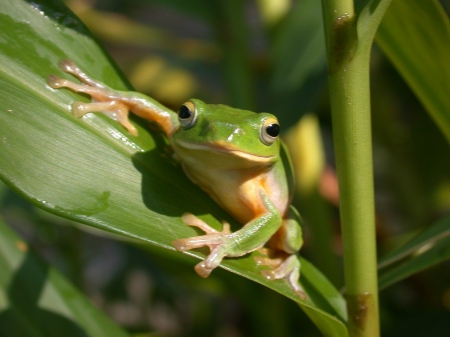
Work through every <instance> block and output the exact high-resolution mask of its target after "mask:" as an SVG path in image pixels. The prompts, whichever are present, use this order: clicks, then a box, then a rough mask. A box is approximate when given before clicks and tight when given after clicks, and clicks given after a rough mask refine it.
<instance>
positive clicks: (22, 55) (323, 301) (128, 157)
mask: <svg viewBox="0 0 450 337" xmlns="http://www.w3.org/2000/svg"><path fill="white" fill-rule="evenodd" d="M58 4H59V3H58ZM0 15H1V20H0V32H1V35H0V37H1V39H0V103H1V105H2V107H3V110H2V111H1V113H0V157H1V158H2V160H1V161H0V178H1V179H2V180H4V181H5V182H6V183H7V184H8V185H9V186H11V187H12V188H13V189H14V190H15V191H17V192H18V193H20V194H21V195H23V196H24V197H25V198H27V199H28V200H30V201H31V202H33V203H34V204H36V205H38V206H39V207H42V208H44V209H46V210H48V211H50V212H53V213H56V214H58V215H61V216H64V217H67V218H70V219H73V220H76V221H79V222H82V223H85V224H87V225H90V226H95V227H97V228H100V229H104V230H108V231H111V232H115V233H118V234H122V235H125V236H127V237H132V238H136V239H139V240H144V241H146V242H150V243H152V244H156V245H159V246H162V247H165V248H168V249H173V248H172V246H171V244H170V242H171V241H172V240H174V239H177V238H182V237H189V236H194V235H197V234H198V233H197V232H196V231H195V230H194V229H192V228H189V227H188V226H186V225H184V224H183V223H182V222H181V220H180V216H181V215H182V214H183V213H184V212H191V213H193V214H195V215H197V216H199V217H200V218H202V219H203V220H205V221H206V222H207V223H209V224H211V225H212V226H214V227H216V228H220V226H221V225H220V222H219V221H218V220H222V219H226V220H228V221H229V222H230V223H232V226H233V225H234V226H235V228H236V226H237V225H236V223H235V222H233V220H232V219H231V218H230V217H229V215H227V214H226V213H225V212H224V211H223V210H222V209H220V208H219V206H218V205H217V204H215V203H214V202H213V201H212V200H211V199H210V198H209V197H208V196H207V195H206V194H205V193H204V192H202V191H201V190H200V189H199V188H198V187H196V186H195V185H194V184H193V183H192V182H190V181H189V180H188V179H187V178H186V177H185V175H184V173H183V172H182V170H181V169H180V167H178V166H176V165H174V163H173V162H172V161H171V159H170V157H169V155H167V154H166V151H165V148H166V142H165V140H164V139H163V138H162V137H161V136H160V133H158V132H155V133H153V132H149V131H148V130H147V129H148V128H147V129H146V128H143V127H141V126H138V129H139V137H137V138H136V137H132V136H130V135H129V134H128V133H127V132H126V130H124V129H123V128H122V127H120V126H119V125H117V123H115V122H114V121H112V120H110V119H108V118H106V117H104V116H99V115H93V114H90V115H88V116H86V117H84V118H83V119H77V118H75V117H73V116H72V115H71V113H70V111H69V106H70V104H71V103H72V102H73V101H74V100H81V101H87V100H88V98H86V97H83V96H80V95H77V94H74V93H72V92H70V91H68V90H53V89H51V88H50V87H48V86H47V85H46V83H45V78H46V77H47V76H48V75H49V74H58V75H60V76H64V77H66V78H70V76H69V75H67V74H62V73H61V71H60V70H59V69H58V68H57V63H58V61H59V60H60V59H62V58H70V59H72V60H73V61H75V63H77V64H78V65H79V66H80V68H82V69H84V70H85V71H86V72H87V73H88V74H89V75H91V76H92V77H94V78H96V79H99V80H101V81H103V82H106V83H107V84H108V85H110V86H112V87H114V88H117V89H127V86H126V84H125V83H124V82H123V81H122V80H121V78H120V76H119V75H118V74H117V73H116V72H115V71H114V66H112V65H111V64H110V63H109V62H108V60H107V57H106V56H105V55H104V53H103V51H102V50H101V48H99V47H98V45H97V44H96V43H95V41H94V40H93V39H92V37H91V36H90V35H89V33H88V32H87V31H86V29H85V28H84V27H83V26H82V25H81V24H80V23H78V21H76V18H74V17H73V16H71V14H70V13H69V12H68V10H67V9H65V8H62V7H61V6H60V5H55V4H54V2H53V1H42V2H40V3H39V5H36V2H33V3H28V2H26V1H14V2H10V3H8V4H7V5H4V6H2V8H0ZM68 23H69V24H68ZM19 37H20V38H19ZM72 79H73V78H72ZM138 123H140V124H142V125H147V123H145V122H143V121H138ZM189 254H190V255H194V256H197V257H200V256H203V255H202V254H200V253H198V252H189ZM253 256H254V254H253V255H249V256H246V257H243V258H241V259H227V260H226V261H224V263H223V264H222V267H223V268H225V269H227V270H230V271H233V272H234V273H237V274H239V275H242V276H244V277H247V278H249V279H252V280H254V281H256V282H259V283H262V284H264V285H266V286H268V287H270V288H272V289H274V290H276V291H278V292H280V293H281V294H283V295H285V296H287V297H290V298H291V299H293V300H296V301H299V299H298V297H297V296H296V295H295V293H294V292H293V291H292V289H290V288H289V287H288V286H287V285H286V283H285V282H284V281H282V280H280V281H274V282H270V281H268V280H266V279H264V278H263V277H262V275H261V270H262V269H263V268H262V267H258V266H256V264H255V262H254V260H253ZM304 265H305V268H304V270H303V276H302V280H304V283H305V284H304V286H305V289H306V291H307V293H308V295H309V300H308V301H307V302H300V305H301V306H302V307H303V308H306V310H308V314H309V315H310V316H311V317H312V318H313V320H314V321H323V322H326V324H323V326H322V327H320V326H319V329H322V330H323V332H324V334H325V335H329V336H346V335H347V332H346V328H345V326H344V324H343V323H342V322H343V321H344V320H345V302H344V300H343V299H342V297H341V296H340V295H339V293H338V292H337V291H336V289H334V288H333V287H332V286H331V285H330V284H329V282H328V281H327V280H326V279H325V278H323V276H322V275H321V274H320V273H319V272H318V271H317V270H315V269H314V267H312V266H309V264H308V263H307V262H304Z"/></svg>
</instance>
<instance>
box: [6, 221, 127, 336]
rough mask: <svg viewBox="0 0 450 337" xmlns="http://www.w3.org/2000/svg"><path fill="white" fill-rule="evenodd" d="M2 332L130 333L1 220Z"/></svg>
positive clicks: (17, 333)
mask: <svg viewBox="0 0 450 337" xmlns="http://www.w3.org/2000/svg"><path fill="white" fill-rule="evenodd" d="M0 270H1V271H2V272H1V273H0V335H1V336H3V337H9V336H10V337H16V336H27V337H41V336H42V337H44V336H45V337H52V336H55V337H61V336H86V337H87V336H92V337H101V336H105V337H106V336H108V337H110V336H117V337H120V336H124V337H125V336H129V335H128V334H127V333H126V332H125V331H123V330H122V329H121V328H120V327H118V326H117V325H116V324H115V323H113V322H112V321H111V320H110V319H109V318H108V317H106V316H105V314H103V313H102V312H101V311H99V310H98V309H97V308H95V307H94V306H93V305H92V304H91V303H90V302H89V300H88V299H87V298H86V297H85V296H84V295H82V294H81V293H80V292H79V291H78V290H76V289H75V288H74V287H73V286H72V285H71V284H70V283H69V282H68V281H67V280H66V279H65V278H64V277H63V276H62V275H61V274H60V273H59V272H58V271H56V270H55V269H53V268H51V267H49V266H48V265H46V264H45V263H43V262H42V261H41V260H39V259H38V258H37V257H36V256H35V255H34V254H33V253H32V252H31V251H29V249H28V246H27V244H26V243H25V242H23V241H22V240H21V239H20V238H19V237H18V236H17V235H16V234H15V233H14V232H13V231H12V230H11V229H10V228H9V227H8V226H7V225H6V224H5V223H4V222H3V221H2V220H1V219H0Z"/></svg>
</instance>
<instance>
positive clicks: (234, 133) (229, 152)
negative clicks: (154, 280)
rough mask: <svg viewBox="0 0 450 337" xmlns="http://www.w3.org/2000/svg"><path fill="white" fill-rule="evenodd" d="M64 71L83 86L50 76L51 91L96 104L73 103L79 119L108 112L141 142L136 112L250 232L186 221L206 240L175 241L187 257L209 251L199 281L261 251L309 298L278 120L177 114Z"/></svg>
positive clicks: (206, 110)
mask: <svg viewBox="0 0 450 337" xmlns="http://www.w3.org/2000/svg"><path fill="white" fill-rule="evenodd" d="M59 65H60V68H61V69H62V70H63V71H65V72H68V73H70V74H73V75H74V76H76V77H77V78H78V79H79V80H80V81H81V82H82V83H79V84H78V83H74V82H71V81H69V80H66V79H62V78H60V77H58V76H56V75H50V76H49V77H48V79H47V82H48V84H49V85H50V86H51V87H52V88H62V87H66V88H69V89H71V90H73V91H76V92H80V93H85V94H88V95H90V96H91V98H92V102H91V103H82V102H74V103H73V104H72V112H73V114H74V115H75V116H77V117H82V116H83V115H85V114H86V113H89V112H102V113H105V114H107V115H109V116H112V117H113V118H114V119H116V120H117V121H118V122H119V123H120V124H122V125H123V126H124V127H125V128H126V129H127V130H128V131H129V132H130V133H131V134H132V135H135V136H136V135H137V130H136V128H135V127H134V126H133V125H132V124H131V123H130V121H129V120H128V113H129V112H130V111H132V112H133V113H135V114H136V115H138V116H140V117H142V118H145V119H148V120H151V121H153V122H156V123H158V124H159V125H160V126H161V128H162V130H163V131H164V133H165V134H166V136H167V138H168V140H169V142H170V145H171V147H172V149H173V151H174V154H175V157H176V158H177V159H178V160H179V161H180V163H181V166H182V167H183V170H184V172H185V173H186V175H187V176H188V177H189V179H191V180H192V181H193V182H194V183H195V184H197V185H198V186H199V187H200V188H202V189H203V190H204V191H205V192H206V193H207V194H209V196H210V197H211V198H212V199H214V200H215V201H216V202H217V203H218V204H219V205H220V206H221V207H222V208H223V209H225V210H226V211H227V212H229V214H231V215H232V216H233V217H234V218H235V219H236V220H237V221H238V222H239V223H241V224H242V225H243V226H242V228H241V229H239V230H237V231H235V232H231V231H230V227H229V225H228V224H227V223H225V222H224V225H223V229H222V231H218V230H216V229H214V228H212V227H210V226H209V225H208V224H206V223H205V222H203V221H202V220H200V219H199V218H197V217H196V216H195V215H193V214H189V213H185V214H184V215H183V216H182V221H183V222H184V223H185V224H186V225H189V226H195V227H198V228H200V229H201V230H202V231H204V232H205V233H206V234H205V235H200V236H195V237H190V238H181V239H177V240H175V241H173V242H172V244H173V246H174V247H175V248H176V249H177V250H179V251H181V252H184V251H187V250H190V249H194V248H199V247H203V246H208V247H209V249H210V254H209V255H208V256H207V257H206V258H205V259H204V260H203V261H202V262H200V263H199V264H197V265H196V266H195V270H196V272H197V273H198V274H199V275H200V276H202V277H207V276H208V275H209V274H210V273H211V271H212V270H213V269H214V268H216V267H217V266H218V265H219V264H220V263H221V261H222V259H223V258H225V257H237V256H242V255H244V254H247V253H249V252H252V251H255V250H259V251H260V252H264V254H265V255H263V256H260V257H257V258H256V259H257V262H258V263H259V264H261V265H264V266H269V267H270V269H268V270H263V275H264V276H265V277H266V278H267V279H283V278H285V279H286V280H287V282H288V283H289V284H290V286H291V287H292V288H293V289H294V290H295V291H296V292H297V294H298V295H299V296H300V297H301V298H302V299H305V298H306V295H305V293H304V291H303V289H302V287H301V285H300V283H299V277H300V260H299V258H298V256H297V255H296V253H297V252H298V250H299V249H300V248H301V246H302V244H303V239H302V232H301V226H300V224H301V218H300V216H299V215H298V213H297V211H296V210H295V209H294V208H293V207H292V206H291V205H290V203H291V198H292V191H293V176H292V168H291V163H290V159H289V157H288V154H287V152H286V149H285V147H284V145H283V143H282V142H281V140H280V138H279V133H280V126H279V124H278V121H277V119H276V118H275V117H274V116H273V115H271V114H269V113H255V112H251V111H246V110H240V109H234V108H231V107H228V106H225V105H212V104H206V103H203V102H202V101H200V100H198V99H191V100H189V101H187V102H186V103H184V104H183V105H182V106H181V107H180V109H179V110H178V113H177V114H176V113H174V112H173V111H171V110H169V109H167V108H165V107H164V106H162V105H160V104H159V103H157V102H155V101H154V100H152V99H151V98H150V97H147V96H145V95H143V94H140V93H137V92H125V91H118V90H113V89H111V88H109V87H107V86H106V85H104V84H102V83H100V82H98V81H95V80H93V79H92V78H90V77H88V76H87V75H86V74H85V73H84V72H83V71H81V70H80V69H79V68H78V67H77V66H76V65H75V64H74V63H73V62H72V61H70V60H62V61H61V62H60V64H59ZM263 246H265V247H267V248H264V249H262V247H263ZM269 252H270V253H269Z"/></svg>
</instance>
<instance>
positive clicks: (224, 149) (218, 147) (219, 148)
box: [177, 140, 276, 164]
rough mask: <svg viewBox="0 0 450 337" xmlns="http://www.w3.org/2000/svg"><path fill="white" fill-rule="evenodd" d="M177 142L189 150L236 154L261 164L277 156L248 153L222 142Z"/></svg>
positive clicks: (271, 160)
mask: <svg viewBox="0 0 450 337" xmlns="http://www.w3.org/2000/svg"><path fill="white" fill-rule="evenodd" d="M177 144H178V145H180V146H182V147H184V148H186V149H189V150H196V151H209V152H216V153H217V152H218V153H223V154H226V155H231V156H236V157H239V158H242V159H245V160H248V161H251V162H254V163H261V164H268V163H271V162H273V160H274V159H275V157H276V156H260V155H257V154H253V153H247V152H243V151H241V150H237V149H235V148H233V147H232V145H230V146H224V145H222V144H207V145H205V144H197V143H191V142H186V141H180V140H177Z"/></svg>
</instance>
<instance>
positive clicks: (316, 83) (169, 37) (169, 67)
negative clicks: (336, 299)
mask: <svg viewBox="0 0 450 337" xmlns="http://www.w3.org/2000/svg"><path fill="white" fill-rule="evenodd" d="M66 4H67V5H68V6H69V8H70V9H71V10H72V11H73V12H74V13H75V14H76V15H77V16H78V17H80V19H81V20H82V21H83V22H84V23H85V24H86V25H87V26H88V27H89V29H90V30H91V31H92V32H93V34H94V35H95V36H97V37H98V39H99V40H100V41H101V42H102V44H103V45H104V47H105V48H106V49H107V50H108V52H109V54H110V55H111V57H112V58H113V59H114V61H115V62H116V63H117V64H118V66H119V67H120V68H121V70H122V71H123V72H124V73H125V74H126V76H127V77H128V79H129V81H130V82H131V84H132V85H133V86H134V87H135V88H136V90H137V91H140V92H143V93H146V94H148V95H149V96H151V97H153V98H155V99H156V100H158V101H160V102H162V103H163V104H165V105H167V106H168V107H171V108H173V109H177V107H178V106H179V105H180V104H181V103H183V102H184V101H186V100H187V99H189V98H191V97H197V98H200V99H202V100H204V101H206V102H209V103H223V104H228V105H231V106H234V107H238V108H245V109H251V110H254V111H270V112H272V113H274V114H276V115H277V116H278V117H279V119H280V121H281V125H282V127H283V130H284V135H285V139H286V141H287V143H288V144H289V145H290V147H291V149H292V154H293V160H294V164H295V166H296V171H297V172H298V174H297V180H298V184H297V185H298V186H297V194H296V197H295V200H294V203H295V205H296V207H297V208H298V209H299V211H300V212H301V214H302V215H303V217H304V218H305V221H306V229H305V231H306V232H305V237H306V238H305V242H306V244H305V247H304V248H303V250H302V252H301V253H302V255H304V256H306V257H307V258H309V259H310V260H311V261H312V262H313V263H314V264H315V265H316V266H317V267H318V268H319V269H321V270H322V271H323V272H324V274H326V275H327V276H328V278H329V279H330V280H332V282H333V283H334V284H335V285H336V286H337V287H338V288H340V287H342V285H343V280H342V270H341V268H337V266H340V265H341V245H340V233H339V215H338V210H337V204H338V187H337V181H336V176H335V172H334V168H333V148H332V141H331V139H332V136H331V121H330V111H329V104H328V99H327V96H328V95H327V90H328V88H327V82H326V81H327V78H326V58H325V46H324V41H323V31H322V18H321V6H320V1H317V0H302V1H289V0H279V1H270V0H254V1H251V0H247V1H241V0H214V1H211V0H195V1H194V0H193V1H184V0H164V1H162V0H68V1H66ZM441 4H442V6H443V7H444V8H445V9H446V10H449V9H450V1H448V0H443V1H441ZM411 38H414V37H411ZM371 66H372V79H371V81H372V107H373V136H374V143H373V146H374V162H375V179H376V181H375V183H376V202H377V204H376V207H377V236H378V249H379V256H383V255H385V254H386V253H388V252H389V251H391V250H392V249H393V248H395V247H398V246H399V245H400V244H402V243H403V242H405V241H407V240H408V239H410V238H411V237H412V236H414V235H415V234H416V233H418V232H419V231H420V230H422V229H423V228H426V227H427V226H428V225H430V224H431V223H433V222H435V220H437V219H439V218H441V217H442V216H443V215H444V214H448V213H449V211H450V174H449V172H450V156H449V155H448V154H449V148H448V142H447V141H446V140H445V138H444V136H443V135H442V133H441V132H440V130H439V129H438V128H437V126H436V125H435V123H434V122H433V121H432V120H431V118H430V117H429V115H428V114H427V113H426V111H425V110H424V108H423V106H422V105H421V103H420V102H419V101H418V100H417V98H416V97H415V95H414V94H413V93H412V91H411V90H410V89H409V87H408V86H407V85H406V84H405V82H404V80H403V79H402V77H401V76H400V75H399V74H398V73H397V71H396V69H395V68H394V67H393V66H392V64H391V63H390V62H389V61H388V60H387V58H386V57H385V56H384V55H383V53H382V52H381V50H380V49H379V48H378V47H377V46H376V45H375V46H374V49H373V55H372V64H371ZM300 115H303V117H302V119H301V120H300V121H299V120H298V117H299V116H300ZM0 213H1V216H2V217H3V218H4V219H5V220H6V222H7V223H8V224H10V225H11V226H13V228H14V229H16V230H17V231H18V232H19V233H20V234H21V235H22V236H23V237H24V238H25V240H26V241H27V242H28V243H29V245H30V246H31V247H32V248H33V249H35V250H36V251H38V252H39V253H40V255H41V256H42V257H44V259H45V260H46V261H47V262H49V263H50V264H51V265H53V266H55V267H56V268H57V269H58V270H59V271H61V272H62V273H63V274H64V275H65V276H67V277H68V278H69V279H70V280H71V281H72V282H73V283H74V284H75V285H76V286H77V287H79V288H80V289H82V290H83V292H84V293H86V294H88V296H89V297H90V298H91V299H92V301H93V302H94V303H95V304H96V305H97V306H99V307H100V308H102V309H103V310H104V311H105V312H106V313H107V314H108V315H110V317H112V318H113V319H114V320H115V321H116V322H118V323H119V324H120V325H121V326H122V327H124V328H125V329H127V330H128V331H131V332H132V333H135V334H136V335H139V336H191V335H192V336H194V335H195V336H230V337H233V336H280V337H282V336H292V335H294V332H298V331H301V332H302V335H304V336H318V335H319V332H318V331H317V329H316V328H315V327H314V326H313V325H312V323H311V322H310V321H309V320H308V318H307V317H306V316H305V315H303V314H302V313H301V311H300V310H299V308H298V307H297V306H296V304H295V303H293V302H292V301H290V300H288V299H287V298H284V297H283V296H281V295H278V294H276V293H274V292H272V291H271V290H269V289H266V288H265V287H263V286H260V285H258V284H255V283H252V282H250V281H248V280H246V279H243V278H240V277H238V276H236V275H233V274H230V273H227V272H225V271H223V270H217V271H215V272H214V273H213V274H212V275H211V277H210V278H208V279H206V280H203V279H200V278H199V277H198V276H197V275H196V274H195V273H194V272H193V270H192V261H191V260H188V259H186V258H184V257H183V256H181V254H176V253H172V252H167V251H164V252H162V251H161V250H160V249H159V248H148V247H147V246H146V247H145V249H144V250H143V249H138V248H137V247H136V245H131V244H129V243H126V242H123V241H118V240H115V239H114V237H106V236H105V233H103V232H102V233H100V232H97V231H95V232H93V231H94V230H93V229H92V228H90V227H89V228H88V227H86V226H83V225H80V224H77V223H74V222H71V221H69V220H66V219H62V218H59V217H56V216H53V215H50V214H48V213H46V212H44V211H42V210H39V209H37V208H35V207H34V206H31V205H30V204H29V203H28V202H26V201H24V200H23V199H21V198H20V197H18V196H17V195H15V194H14V193H13V192H12V191H10V190H9V189H8V188H7V187H6V186H4V185H0ZM180 261H181V262H180ZM185 261H187V262H185ZM172 262H173V263H172ZM262 297H263V298H264V302H263V303H264V304H263V305H262V303H261V301H260V300H255V299H260V298H262ZM274 309H275V310H274ZM381 321H382V335H383V336H398V335H408V336H425V335H433V336H444V335H446V334H447V333H448V331H450V263H449V262H448V261H447V262H444V263H441V264H439V265H437V266H435V267H433V268H430V269H428V270H426V271H424V272H421V273H419V274H416V275H414V276H413V277H410V278H408V279H406V280H403V281H401V282H399V283H397V284H395V285H394V286H391V287H389V288H387V289H386V290H383V291H382V292H381Z"/></svg>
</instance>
